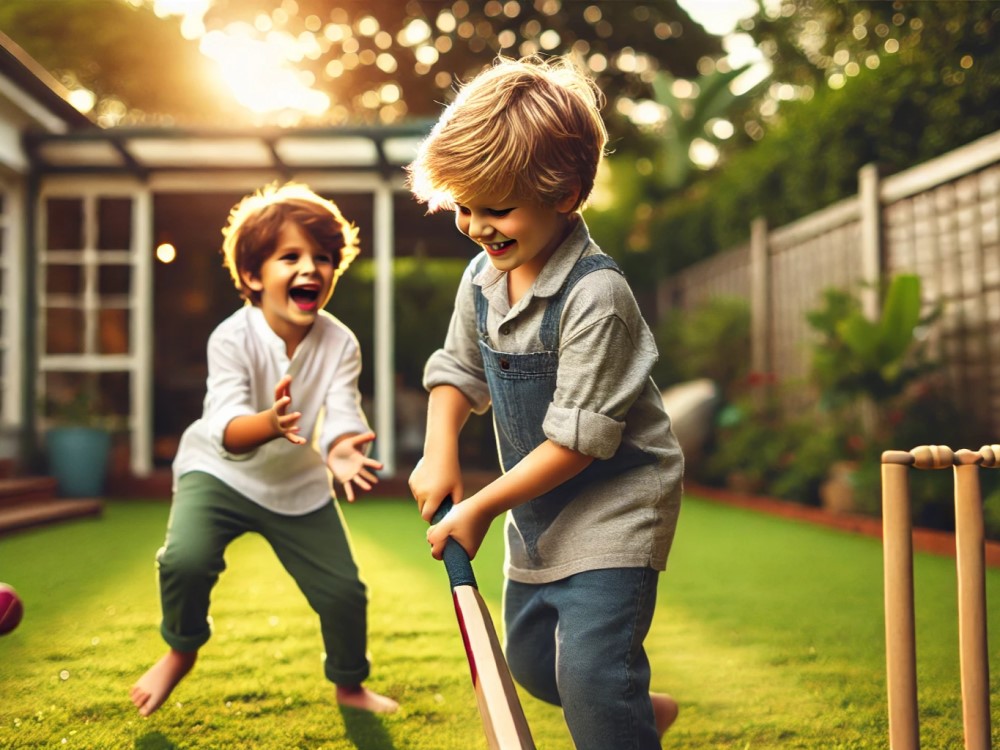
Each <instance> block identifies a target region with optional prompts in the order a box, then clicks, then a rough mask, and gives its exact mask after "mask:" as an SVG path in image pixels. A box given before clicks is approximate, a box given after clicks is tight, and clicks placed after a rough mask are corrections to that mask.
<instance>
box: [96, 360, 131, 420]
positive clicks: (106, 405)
mask: <svg viewBox="0 0 1000 750" xmlns="http://www.w3.org/2000/svg"><path fill="white" fill-rule="evenodd" d="M97 378H98V393H99V394H100V403H101V408H102V410H103V412H104V414H109V415H114V416H116V417H119V418H120V422H121V423H122V424H127V423H128V415H129V407H130V405H131V403H132V387H131V383H132V378H131V377H130V375H129V373H127V372H102V373H99V374H98V375H97Z"/></svg>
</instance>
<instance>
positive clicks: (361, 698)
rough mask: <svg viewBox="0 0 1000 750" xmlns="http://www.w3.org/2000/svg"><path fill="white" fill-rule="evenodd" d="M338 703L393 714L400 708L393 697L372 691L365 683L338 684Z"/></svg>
mask: <svg viewBox="0 0 1000 750" xmlns="http://www.w3.org/2000/svg"><path fill="white" fill-rule="evenodd" d="M337 703H339V704H340V705H341V706H347V707H348V708H357V709H360V710H362V711H371V712H372V713H376V714H391V713H392V712H393V711H395V710H396V709H397V708H399V704H398V703H396V701H394V700H393V699H392V698H388V697H386V696H384V695H379V694H378V693H375V692H372V691H371V690H369V689H368V688H366V687H365V686H364V685H337Z"/></svg>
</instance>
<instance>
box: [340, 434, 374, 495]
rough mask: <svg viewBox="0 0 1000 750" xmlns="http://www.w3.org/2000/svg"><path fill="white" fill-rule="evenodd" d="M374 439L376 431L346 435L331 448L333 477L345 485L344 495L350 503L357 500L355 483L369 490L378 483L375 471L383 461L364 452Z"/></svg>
mask: <svg viewBox="0 0 1000 750" xmlns="http://www.w3.org/2000/svg"><path fill="white" fill-rule="evenodd" d="M374 439H375V433H374V432H363V433H360V434H357V435H345V436H344V437H342V438H340V439H339V440H338V441H337V442H336V443H334V444H333V446H332V447H331V448H330V455H329V456H328V457H327V465H328V466H329V467H330V471H331V472H333V478H334V479H336V480H337V481H338V482H340V484H342V485H343V487H344V495H345V496H346V497H347V502H349V503H353V502H354V500H355V494H354V490H355V487H354V486H355V485H357V487H358V488H360V489H362V490H366V491H367V490H370V489H371V488H372V487H373V486H374V485H376V484H378V477H377V476H375V474H374V473H373V471H378V470H379V469H381V468H382V462H381V461H376V460H375V459H374V458H369V457H368V456H366V455H365V453H364V446H366V445H367V444H368V443H370V442H372V441H373V440H374Z"/></svg>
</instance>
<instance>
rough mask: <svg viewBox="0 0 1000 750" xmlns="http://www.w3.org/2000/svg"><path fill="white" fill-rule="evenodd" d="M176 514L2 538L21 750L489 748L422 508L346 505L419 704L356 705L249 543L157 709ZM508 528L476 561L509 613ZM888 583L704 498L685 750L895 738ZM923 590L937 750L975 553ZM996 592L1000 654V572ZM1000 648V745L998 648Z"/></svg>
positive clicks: (685, 628) (672, 630)
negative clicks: (142, 704)
mask: <svg viewBox="0 0 1000 750" xmlns="http://www.w3.org/2000/svg"><path fill="white" fill-rule="evenodd" d="M167 510H168V508H167V504H166V503H160V502H113V503H110V504H109V505H108V508H107V511H106V513H105V516H104V518H102V519H101V520H98V521H79V522H73V523H68V524H64V525H61V526H57V527H52V528H48V529H42V530H37V531H31V532H26V533H22V534H18V535H15V536H11V537H7V538H4V539H0V580H3V581H6V582H8V583H10V584H12V585H14V586H15V587H16V588H17V589H18V590H19V591H20V593H21V594H22V596H23V598H24V600H25V603H26V614H25V619H24V621H23V623H22V624H21V626H20V627H19V628H18V629H17V630H16V631H15V632H14V633H12V634H10V635H8V636H4V637H2V638H0V747H2V748H62V747H65V748H95V749H100V750H105V749H115V748H137V749H139V750H154V749H158V748H219V749H220V750H229V749H231V748H262V749H269V748H280V749H282V750H283V749H285V748H328V749H334V748H337V749H339V748H345V749H346V748H353V747H358V748H362V749H363V750H389V749H396V750H451V749H454V750H474V749H475V748H485V742H484V740H483V739H482V734H481V732H480V728H479V719H478V715H477V713H476V708H475V701H474V697H473V694H472V691H471V688H470V684H469V673H468V668H467V665H466V662H465V657H464V654H463V651H462V645H461V639H460V637H459V635H458V631H457V628H456V624H455V618H454V611H453V609H452V606H451V597H450V594H449V591H448V586H447V577H446V575H445V573H444V570H443V569H442V568H441V566H440V564H438V563H436V562H435V561H434V560H432V559H431V558H430V557H429V555H428V552H427V546H426V543H425V542H424V541H423V532H424V528H425V527H424V524H423V522H422V521H421V520H420V518H419V517H418V516H417V514H416V512H415V509H414V507H413V504H412V503H411V502H407V501H389V500H368V501H361V502H359V503H358V504H356V505H353V506H346V507H345V508H344V513H345V515H346V517H347V519H348V523H349V525H350V527H351V531H352V534H353V538H354V544H355V548H356V553H357V557H358V559H359V561H360V563H361V566H362V570H363V572H364V575H365V577H366V579H367V580H368V582H369V585H370V588H371V610H370V614H371V618H370V620H371V622H370V631H371V651H372V656H373V662H374V670H373V675H372V679H371V681H370V683H369V684H370V685H371V686H372V687H374V688H375V689H377V690H380V691H384V692H386V693H388V694H390V695H392V696H393V697H395V698H396V699H398V700H399V701H400V702H401V704H402V709H401V711H400V712H399V713H397V714H394V715H392V716H389V717H373V716H369V715H367V714H360V713H356V712H344V713H342V712H341V711H340V710H338V709H337V708H336V706H335V705H334V703H333V700H332V689H331V687H330V686H329V685H328V684H327V683H326V682H325V681H324V679H323V677H322V672H321V665H320V661H319V653H320V651H321V646H320V641H319V635H318V632H317V631H318V629H317V625H316V622H315V619H314V617H313V615H312V613H311V612H310V611H309V609H308V607H307V605H306V604H305V602H304V600H303V599H302V597H301V595H300V594H299V593H298V591H297V590H296V589H295V585H294V583H293V582H292V581H291V580H290V579H289V577H288V576H287V574H285V572H284V571H283V570H282V569H281V568H280V566H279V565H278V564H277V562H276V561H275V559H274V557H273V554H272V553H271V552H270V550H269V549H268V548H267V546H266V544H265V543H263V542H262V541H261V540H260V539H259V538H257V537H244V538H243V539H241V540H239V541H238V542H237V543H235V544H234V545H233V546H232V547H231V548H230V552H229V555H228V562H229V566H230V570H229V571H228V572H227V573H226V574H224V576H223V578H222V580H221V582H220V584H219V586H218V588H217V590H216V594H215V597H214V602H213V615H214V620H215V635H214V637H213V639H212V640H211V641H210V642H209V644H208V645H207V646H206V647H205V648H204V650H203V652H202V656H201V660H200V662H199V664H198V665H197V667H196V668H195V671H194V672H192V674H191V675H190V676H189V677H188V678H187V679H186V680H185V681H184V682H183V683H181V685H180V686H179V687H178V689H177V690H176V691H175V692H174V694H173V696H171V699H170V700H169V701H168V703H167V704H166V705H165V706H164V707H163V708H161V709H160V711H158V712H157V713H156V714H154V715H153V716H152V717H150V718H149V719H141V718H139V717H138V715H137V714H136V713H135V711H134V709H133V707H132V706H131V704H130V703H129V702H128V699H127V696H126V692H127V689H128V687H129V685H130V684H131V682H132V681H134V679H135V678H136V677H137V676H138V675H139V674H141V673H142V671H143V670H144V669H145V668H146V667H147V666H148V665H149V664H150V663H152V662H153V661H154V660H155V659H156V658H158V657H159V656H160V654H161V653H162V651H163V650H164V648H165V647H164V645H163V643H162V642H161V641H160V638H159V634H158V629H157V628H158V622H157V621H158V602H157V594H156V584H155V572H154V566H153V554H154V552H155V551H156V548H157V547H158V546H159V544H160V542H161V540H162V537H163V531H164V524H165V521H166V515H167ZM497 532H499V529H498V528H496V529H494V530H493V532H491V536H490V538H489V539H488V540H487V543H486V545H485V546H484V548H483V550H482V552H481V553H480V556H479V558H477V560H476V568H477V571H478V574H479V578H480V583H481V586H482V590H483V593H484V595H485V596H486V597H487V600H488V601H489V602H490V605H491V607H492V608H493V611H494V614H495V615H498V614H499V598H500V590H501V581H500V575H499V571H500V563H501V559H502V544H501V540H500V537H499V534H498V533H497ZM881 575H882V573H881V548H880V543H879V541H878V540H876V539H871V538H866V537H860V536H853V535H850V534H845V533H842V532H837V531H830V530H827V529H823V528H817V527H813V526H809V525H806V524H802V523H800V522H795V521H786V520H781V519H776V518H772V517H768V516H764V515H759V514H756V513H752V512H749V511H745V510H739V509H733V508H729V507H726V506H721V505H716V504H712V503H708V502H704V501H698V500H696V499H693V498H692V499H688V500H687V501H686V504H685V506H684V510H683V512H682V515H681V523H680V527H679V529H678V534H677V541H676V543H675V547H674V551H673V554H672V557H671V563H670V568H669V570H668V572H667V574H666V575H665V576H664V577H663V578H662V579H661V586H660V602H659V607H658V610H657V615H656V620H655V622H654V624H653V631H652V634H651V636H650V638H649V639H648V641H647V647H648V650H649V652H650V655H651V658H652V661H653V666H654V674H653V682H654V688H655V689H660V690H666V691H669V692H671V693H673V694H674V695H675V696H676V697H677V698H678V700H679V701H680V703H681V706H682V711H681V717H680V719H679V720H678V723H677V725H676V726H675V728H674V729H673V730H672V731H671V732H670V733H669V734H668V735H667V739H666V741H665V743H664V747H666V748H671V749H675V750H681V749H685V750H687V749H692V750H693V749H694V748H698V749H699V750H701V749H704V748H734V749H736V750H757V749H759V748H815V749H816V750H820V749H822V750H837V749H838V748H884V747H887V745H888V742H887V740H886V736H887V732H886V719H885V680H884V656H883V653H884V652H883V631H882V598H881V597H882V593H881V592H882V586H881ZM916 578H917V614H918V656H919V664H918V670H919V675H920V680H921V685H920V702H921V715H922V739H923V746H924V747H926V748H930V749H932V750H947V748H959V747H961V746H962V740H961V708H960V693H959V687H958V666H957V656H955V654H957V625H956V605H955V592H954V578H955V572H954V562H953V561H952V560H951V559H948V558H939V557H933V556H926V555H918V557H917V563H916ZM988 587H989V590H988V592H987V597H988V600H989V602H990V620H991V624H992V625H994V633H993V634H992V636H993V643H994V644H996V642H997V637H1000V636H998V633H997V632H996V629H997V627H998V626H1000V571H997V570H991V571H990V572H989V577H988ZM991 657H992V658H991V665H990V667H991V669H990V671H991V675H992V679H991V685H992V695H993V741H994V744H995V745H997V746H1000V679H998V678H1000V663H998V662H1000V649H998V648H997V647H996V646H995V645H994V646H993V648H992V649H991ZM524 704H525V711H526V713H527V715H528V720H529V722H530V723H531V726H532V730H533V733H534V735H535V739H536V742H537V744H538V746H539V748H541V749H542V750H559V749H562V748H571V743H570V740H569V736H568V733H567V732H566V729H565V727H564V725H563V722H562V718H561V715H560V713H559V711H558V710H557V709H555V708H553V707H551V706H547V705H545V704H542V703H540V702H538V701H535V700H534V699H532V698H530V697H525V699H524ZM609 750H614V749H613V748H609Z"/></svg>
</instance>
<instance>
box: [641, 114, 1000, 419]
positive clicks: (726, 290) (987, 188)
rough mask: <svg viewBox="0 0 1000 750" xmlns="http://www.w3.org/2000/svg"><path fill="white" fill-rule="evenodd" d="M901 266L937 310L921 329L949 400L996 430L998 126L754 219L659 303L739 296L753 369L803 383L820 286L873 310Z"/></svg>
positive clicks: (999, 376)
mask: <svg viewBox="0 0 1000 750" xmlns="http://www.w3.org/2000/svg"><path fill="white" fill-rule="evenodd" d="M900 273H915V274H918V275H919V276H920V277H921V280H922V288H923V295H924V304H925V306H926V309H927V310H931V309H933V308H934V307H935V306H937V305H939V304H940V305H941V306H942V309H943V313H942V315H941V316H940V317H939V318H938V319H937V320H936V322H935V323H934V324H933V326H931V328H930V329H929V330H928V331H926V335H927V337H928V347H929V353H930V354H931V355H932V356H935V357H936V358H937V359H938V360H939V361H940V362H941V364H942V366H943V371H944V375H945V377H946V378H947V381H948V386H949V390H950V392H952V393H954V394H956V396H957V399H958V403H957V404H956V406H958V407H959V408H964V409H968V410H970V411H969V413H984V419H985V421H986V424H984V425H983V426H984V427H985V428H987V429H989V430H991V431H992V433H993V434H997V433H1000V325H998V324H1000V131H998V132H996V133H993V134H992V135H989V136H986V137H984V138H981V139H980V140H978V141H975V142H973V143H971V144H969V145H967V146H964V147H962V148H959V149H956V150H955V151H952V152H950V153H948V154H946V155H944V156H941V157H938V158H936V159H933V160H931V161H928V162H926V163H924V164H921V165H919V166H916V167H913V168H912V169H908V170H906V171H904V172H900V173H897V174H895V175H893V176H891V177H886V178H884V179H883V178H882V177H881V176H880V175H879V171H878V167H877V166H876V165H873V164H869V165H866V166H864V167H862V168H861V169H860V170H859V172H858V193H857V194H856V195H854V196H852V197H850V198H847V199H844V200H842V201H840V202H838V203H835V204H833V205H831V206H828V207H827V208H825V209H823V210H821V211H818V212H816V213H814V214H811V215H809V216H807V217H805V218H802V219H800V220H798V221H796V222H793V223H792V224H788V225H786V226H784V227H780V228H776V229H771V228H769V227H768V226H767V223H766V221H765V220H763V219H757V220H756V221H754V222H753V224H752V225H751V227H750V241H749V242H748V243H747V244H745V245H741V246H739V247H736V248H733V249H730V250H727V251H725V252H723V253H720V254H718V255H715V256H713V257H711V258H708V259H707V260H704V261H702V262H701V263H698V264H696V265H694V266H691V267H689V268H687V269H685V270H684V271H682V272H680V273H678V274H675V275H674V276H671V277H669V278H667V279H665V280H663V281H662V282H661V284H660V286H659V289H658V295H657V306H658V310H659V311H660V314H661V315H664V314H669V311H670V310H671V309H681V310H689V309H692V308H694V307H697V306H698V305H699V304H701V303H703V302H704V301H706V300H707V299H709V298H712V297H718V296H729V297H740V298H743V299H746V300H747V301H748V302H749V304H750V309H751V315H752V368H753V370H754V371H755V372H758V373H769V374H771V375H773V376H775V377H776V378H777V380H778V381H779V382H793V381H801V380H802V379H804V378H805V376H806V375H807V372H808V364H809V348H808V344H809V343H810V341H811V336H812V335H813V334H812V331H811V329H810V328H809V326H808V323H807V321H806V313H807V312H809V311H810V310H814V309H816V308H818V307H819V306H820V305H821V303H822V292H823V291H824V290H825V289H827V288H830V287H835V288H840V289H846V290H851V291H855V292H857V293H858V295H859V297H860V299H861V301H862V304H863V307H864V309H865V312H866V313H867V314H868V315H869V316H870V317H874V316H875V315H877V311H878V309H879V297H878V286H879V283H881V282H882V281H883V280H888V279H889V278H891V277H892V276H894V275H896V274H900Z"/></svg>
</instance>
